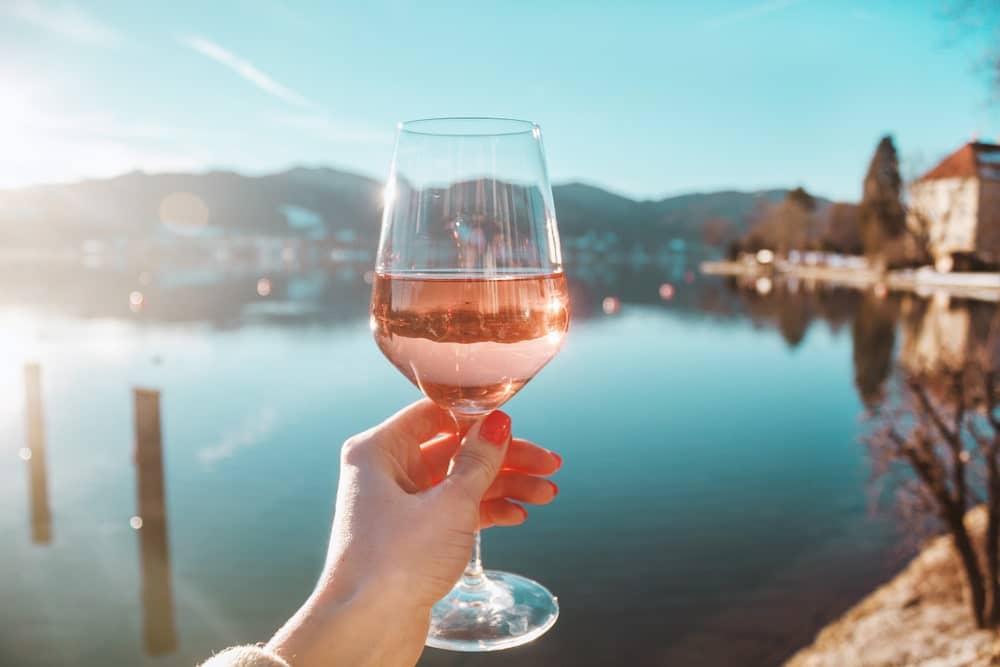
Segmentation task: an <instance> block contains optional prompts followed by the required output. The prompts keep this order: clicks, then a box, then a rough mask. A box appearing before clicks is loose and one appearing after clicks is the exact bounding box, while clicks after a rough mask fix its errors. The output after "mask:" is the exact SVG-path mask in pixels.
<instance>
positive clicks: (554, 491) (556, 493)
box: [545, 479, 559, 496]
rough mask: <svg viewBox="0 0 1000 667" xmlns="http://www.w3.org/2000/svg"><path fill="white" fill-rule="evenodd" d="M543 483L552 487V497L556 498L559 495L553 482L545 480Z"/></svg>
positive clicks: (557, 488) (556, 485)
mask: <svg viewBox="0 0 1000 667" xmlns="http://www.w3.org/2000/svg"><path fill="white" fill-rule="evenodd" d="M545 481H546V482H548V483H549V484H551V485H552V495H553V496H558V495H559V485H558V484H556V483H555V482H553V481H552V480H551V479H547V480H545Z"/></svg>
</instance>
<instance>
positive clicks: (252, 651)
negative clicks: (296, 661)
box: [201, 646, 290, 667]
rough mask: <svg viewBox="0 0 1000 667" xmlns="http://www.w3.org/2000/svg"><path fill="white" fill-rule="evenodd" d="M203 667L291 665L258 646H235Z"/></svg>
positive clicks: (208, 661) (202, 665)
mask: <svg viewBox="0 0 1000 667" xmlns="http://www.w3.org/2000/svg"><path fill="white" fill-rule="evenodd" d="M201 667H290V665H289V664H288V663H287V662H285V661H284V660H282V659H281V658H279V657H278V656H276V655H274V654H273V653H268V652H267V651H265V650H264V649H261V648H258V647H256V646H235V647H233V648H228V649H226V650H225V651H223V652H222V653H217V654H215V655H213V656H212V657H211V658H209V659H208V660H207V661H205V662H203V663H202V664H201Z"/></svg>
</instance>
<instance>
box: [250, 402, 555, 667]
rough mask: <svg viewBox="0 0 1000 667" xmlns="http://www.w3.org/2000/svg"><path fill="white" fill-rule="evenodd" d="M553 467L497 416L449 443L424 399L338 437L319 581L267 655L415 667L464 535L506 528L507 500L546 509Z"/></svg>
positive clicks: (303, 664)
mask: <svg viewBox="0 0 1000 667" xmlns="http://www.w3.org/2000/svg"><path fill="white" fill-rule="evenodd" d="M453 459H454V463H453V464H452V460H453ZM560 463H561V459H560V458H559V456H558V455H556V454H554V453H552V452H549V451H547V450H545V449H542V448H541V447H539V446H538V445H535V444H533V443H530V442H528V441H526V440H520V439H517V438H514V439H512V438H511V431H510V418H509V417H508V416H507V415H506V414H504V413H503V412H499V411H497V412H493V413H491V414H489V415H487V416H486V417H485V418H483V419H481V420H480V421H478V422H476V423H475V424H474V425H473V426H472V427H471V428H470V429H469V431H468V433H467V434H466V435H465V438H464V439H463V440H462V443H461V446H459V437H458V436H457V435H456V434H455V425H454V422H453V421H452V420H451V418H450V417H449V416H448V414H447V413H446V412H444V411H443V410H441V409H440V408H438V407H437V406H435V405H434V404H433V403H432V402H430V401H428V400H422V401H419V402H417V403H414V404H413V405H411V406H409V407H407V408H405V409H404V410H402V411H400V412H398V413H397V414H396V415H394V416H392V417H390V418H389V419H388V420H386V421H385V422H383V423H382V424H380V425H378V426H376V427H375V428H372V429H370V430H368V431H365V432H364V433H361V434H359V435H356V436H354V437H352V438H350V439H349V440H348V441H347V442H346V443H345V444H344V448H343V451H342V456H341V470H340V484H339V486H338V489H337V507H336V515H335V517H334V520H333V533H332V536H331V539H330V546H329V551H328V553H327V561H326V565H325V567H324V570H323V574H322V575H321V577H320V580H319V582H318V584H317V587H316V590H315V591H314V593H313V594H312V596H310V598H309V600H308V601H307V602H306V604H305V605H303V607H302V609H300V610H299V612H298V613H296V615H295V616H293V617H292V619H291V620H290V621H289V622H288V624H286V625H285V627H284V628H282V629H281V630H280V631H279V632H278V633H277V634H276V635H275V637H274V638H273V639H272V640H271V642H270V643H269V644H268V646H267V648H268V650H270V651H272V652H274V653H276V654H278V655H280V656H281V657H283V658H284V659H285V660H287V661H288V662H289V663H290V664H291V665H293V667H311V666H312V665H317V666H319V665H340V664H343V665H358V666H361V665H386V666H389V667H396V666H403V665H406V666H409V665H413V664H415V663H416V661H417V659H418V658H419V657H420V653H421V652H422V650H423V645H424V639H425V638H426V635H427V630H428V627H429V622H430V609H431V607H432V606H433V605H434V603H435V602H437V601H438V600H439V599H441V598H442V597H444V595H445V594H446V593H447V592H448V591H449V590H451V588H452V586H453V585H454V584H455V582H456V581H457V580H458V578H459V577H460V576H461V574H462V571H463V569H464V568H465V565H466V564H467V562H468V560H469V555H470V551H471V549H472V544H473V539H474V534H475V530H476V529H477V528H480V527H481V528H486V527H489V526H514V525H518V524H520V523H523V522H524V520H525V519H526V518H527V512H526V510H525V509H524V508H523V507H522V506H521V505H520V504H519V503H533V504H543V503H548V502H550V501H551V500H552V499H553V498H554V497H555V495H556V493H558V488H557V487H556V485H555V484H553V483H552V482H550V481H548V480H546V479H542V476H544V475H550V474H552V473H554V472H555V471H556V470H557V469H558V468H559V465H560ZM449 467H451V470H450V472H449ZM515 501H516V502H515Z"/></svg>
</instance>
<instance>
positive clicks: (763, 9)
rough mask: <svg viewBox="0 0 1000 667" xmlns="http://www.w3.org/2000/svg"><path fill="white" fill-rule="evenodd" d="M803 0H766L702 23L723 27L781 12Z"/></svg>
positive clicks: (706, 25)
mask: <svg viewBox="0 0 1000 667" xmlns="http://www.w3.org/2000/svg"><path fill="white" fill-rule="evenodd" d="M803 2H805V0H767V1H766V2H761V3H759V4H756V5H751V6H749V7H744V8H743V9H737V10H736V11H733V12H729V13H727V14H720V15H719V16H713V17H711V18H709V19H707V20H706V21H705V22H704V23H703V24H702V25H704V27H706V28H712V29H714V28H721V27H722V26H725V25H731V24H733V23H740V22H741V21H746V20H748V19H752V18H756V17H758V16H764V15H765V14H773V13H774V12H780V11H781V10H782V9H788V8H789V7H794V6H795V5H800V4H802V3H803Z"/></svg>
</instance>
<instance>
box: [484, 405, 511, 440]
mask: <svg viewBox="0 0 1000 667" xmlns="http://www.w3.org/2000/svg"><path fill="white" fill-rule="evenodd" d="M479 436H480V437H481V438H483V439H485V440H487V441H489V442H492V443H493V444H494V445H496V446H498V447H501V446H503V445H504V444H506V442H507V439H508V438H510V417H508V416H507V415H506V414H505V413H503V412H501V411H500V410H496V411H494V412H491V413H490V414H489V415H488V416H487V417H486V419H485V420H484V421H483V425H482V426H480V427H479Z"/></svg>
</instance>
